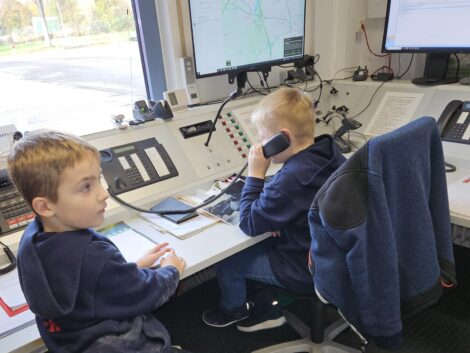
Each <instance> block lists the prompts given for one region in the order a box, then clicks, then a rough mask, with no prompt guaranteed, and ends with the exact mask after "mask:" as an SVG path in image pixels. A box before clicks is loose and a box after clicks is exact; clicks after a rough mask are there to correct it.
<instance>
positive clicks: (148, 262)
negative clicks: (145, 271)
mask: <svg viewBox="0 0 470 353" xmlns="http://www.w3.org/2000/svg"><path fill="white" fill-rule="evenodd" d="M167 246H168V243H161V244H157V245H155V246H154V247H153V248H152V249H150V250H149V251H147V253H146V254H145V255H144V256H142V257H141V258H140V259H139V260H137V261H136V262H135V263H136V264H137V267H139V268H150V267H152V266H153V264H154V263H155V261H157V260H158V259H159V258H160V257H161V256H163V255H164V254H165V253H167V252H169V251H170V250H171V249H170V248H167Z"/></svg>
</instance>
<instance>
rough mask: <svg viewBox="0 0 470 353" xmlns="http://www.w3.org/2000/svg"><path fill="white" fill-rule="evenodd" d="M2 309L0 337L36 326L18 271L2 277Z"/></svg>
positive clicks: (0, 292) (0, 278)
mask: <svg viewBox="0 0 470 353" xmlns="http://www.w3.org/2000/svg"><path fill="white" fill-rule="evenodd" d="M0 307H1V309H0V337H4V336H6V335H8V334H10V333H13V332H16V331H18V330H20V329H22V328H23V327H25V326H29V325H32V324H34V314H33V313H32V312H31V311H30V310H29V307H28V304H27V303H26V299H25V297H24V294H23V291H22V290H21V287H20V281H19V278H18V270H16V269H15V270H14V271H12V272H9V273H7V274H5V275H2V276H1V277H0Z"/></svg>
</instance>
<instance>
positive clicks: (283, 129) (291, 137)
mask: <svg viewBox="0 0 470 353" xmlns="http://www.w3.org/2000/svg"><path fill="white" fill-rule="evenodd" d="M279 132H282V133H283V134H285V135H287V137H288V138H289V141H290V143H292V139H293V138H294V134H292V132H291V131H290V130H289V129H286V128H282V129H281V130H279Z"/></svg>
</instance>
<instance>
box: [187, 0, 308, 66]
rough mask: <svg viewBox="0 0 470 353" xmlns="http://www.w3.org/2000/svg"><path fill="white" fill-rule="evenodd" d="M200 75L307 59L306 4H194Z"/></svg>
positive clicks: (285, 0) (211, 0)
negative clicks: (302, 57) (305, 50)
mask: <svg viewBox="0 0 470 353" xmlns="http://www.w3.org/2000/svg"><path fill="white" fill-rule="evenodd" d="M190 10H191V26H192V33H193V45H194V54H195V61H196V71H197V73H198V75H207V74H212V73H221V72H224V71H230V70H234V69H240V68H243V67H246V66H250V65H253V64H258V63H270V62H274V61H284V60H285V61H288V60H290V61H292V58H294V59H296V58H300V57H301V56H302V55H303V45H304V26H305V0H282V1H281V0H270V1H269V0H264V1H262V0H206V1H204V0H197V1H193V0H191V2H190Z"/></svg>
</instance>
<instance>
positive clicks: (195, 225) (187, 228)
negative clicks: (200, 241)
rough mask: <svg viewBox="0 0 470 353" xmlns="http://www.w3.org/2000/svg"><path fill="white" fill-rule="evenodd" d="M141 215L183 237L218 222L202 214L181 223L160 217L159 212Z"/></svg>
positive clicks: (160, 227)
mask: <svg viewBox="0 0 470 353" xmlns="http://www.w3.org/2000/svg"><path fill="white" fill-rule="evenodd" d="M140 216H141V217H142V218H145V219H146V220H148V221H150V222H152V223H153V224H155V225H156V226H157V227H158V228H159V229H164V230H166V231H167V232H168V233H171V234H173V235H174V236H176V237H178V238H181V239H182V238H185V237H187V236H190V235H192V234H195V233H197V232H198V231H201V230H203V229H204V228H206V227H209V226H210V225H212V224H215V223H217V222H218V220H217V219H215V218H211V217H206V216H204V215H201V214H200V215H198V216H196V217H194V218H191V219H189V220H187V221H184V222H182V223H179V224H176V223H174V222H172V221H169V220H167V219H165V218H163V217H160V216H159V215H157V214H152V213H141V214H140Z"/></svg>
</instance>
